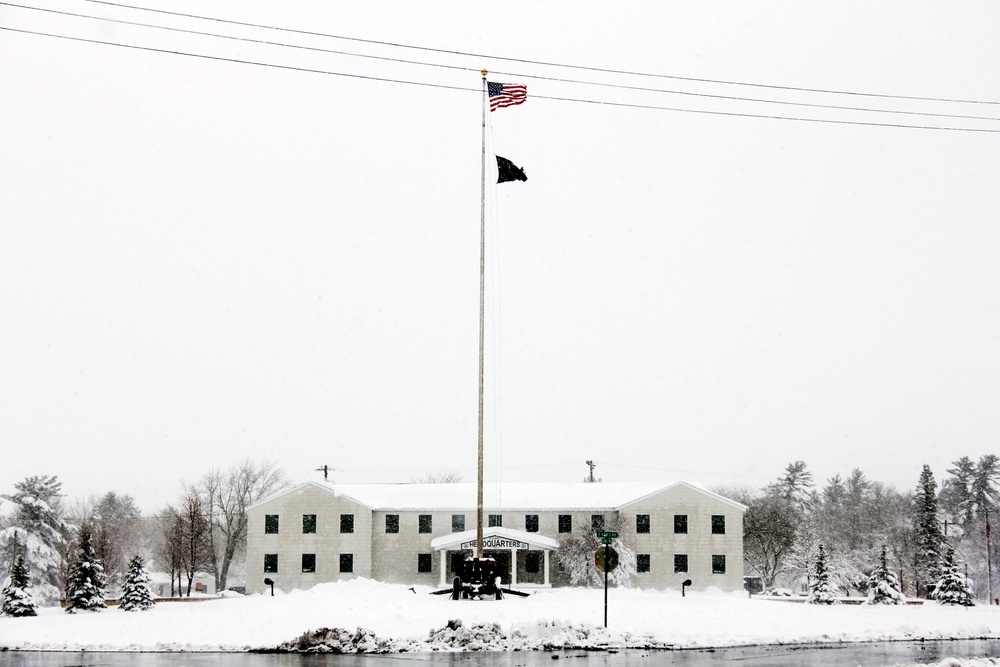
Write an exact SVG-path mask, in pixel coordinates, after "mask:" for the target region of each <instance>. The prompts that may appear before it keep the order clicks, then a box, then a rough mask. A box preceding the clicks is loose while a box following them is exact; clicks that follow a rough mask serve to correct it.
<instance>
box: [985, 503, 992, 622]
mask: <svg viewBox="0 0 1000 667" xmlns="http://www.w3.org/2000/svg"><path fill="white" fill-rule="evenodd" d="M986 589H987V590H988V591H989V596H990V604H993V558H992V554H991V553H990V508H989V507H987V508H986Z"/></svg>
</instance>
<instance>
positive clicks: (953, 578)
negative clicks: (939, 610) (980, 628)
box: [934, 546, 976, 607]
mask: <svg viewBox="0 0 1000 667" xmlns="http://www.w3.org/2000/svg"><path fill="white" fill-rule="evenodd" d="M934 598H935V599H936V600H937V601H938V602H940V603H941V604H951V605H961V606H963V607H972V606H974V605H975V604H976V601H975V596H973V594H972V586H971V585H970V584H969V580H968V579H967V578H966V577H965V575H964V574H962V573H961V572H959V571H958V566H957V565H956V564H955V549H954V548H952V547H951V546H949V547H948V548H947V550H946V552H945V557H944V560H943V562H942V563H941V578H940V579H938V581H937V583H936V584H935V586H934Z"/></svg>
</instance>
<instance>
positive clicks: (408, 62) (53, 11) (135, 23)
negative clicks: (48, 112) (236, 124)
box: [0, 2, 482, 72]
mask: <svg viewBox="0 0 1000 667" xmlns="http://www.w3.org/2000/svg"><path fill="white" fill-rule="evenodd" d="M0 5H2V6H6V7H17V8H18V9H30V10H34V11H37V12H47V13H50V14H59V15H61V16H72V17H74V18H83V19H92V20H95V21H107V22H109V23H120V24H122V25H130V26H137V27H140V28H155V29H158V30H169V31H171V32H179V33H183V34H187V35H198V36H200V37H214V38H218V39H229V40H233V41H239V42H249V43H251V44H261V45H264V46H280V47H284V48H288V49H301V50H303V51H316V52H319V53H330V54H333V55H339V56H351V57H354V58H370V59H372V60H385V61H388V62H394V63H402V64H406V65H422V66H425V67H440V68H442V69H454V70H460V71H463V72H478V71H480V70H481V69H482V68H476V67H461V66H459V65H443V64H440V63H429V62H423V61H419V60H406V59H404V58H390V57H388V56H373V55H369V54H365V53H354V52H352V51H338V50H335V49H324V48H322V47H318V46H305V45H302V44H288V43H285V42H272V41H270V40H266V39H253V38H252V37H234V36H232V35H223V34H221V33H216V32H203V31H201V30H190V29H187V28H174V27H171V26H166V25H158V24H156V23H142V22H140V21H126V20H125V19H113V18H108V17H106V16H94V15H93V14H81V13H79V12H67V11H62V10H58V9H48V8H46V7H33V6H31V5H20V4H17V3H13V2H0Z"/></svg>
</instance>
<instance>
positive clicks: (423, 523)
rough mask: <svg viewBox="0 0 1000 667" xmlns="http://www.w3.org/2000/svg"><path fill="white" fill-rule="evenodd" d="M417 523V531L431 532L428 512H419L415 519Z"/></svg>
mask: <svg viewBox="0 0 1000 667" xmlns="http://www.w3.org/2000/svg"><path fill="white" fill-rule="evenodd" d="M417 523H418V524H419V526H420V528H419V529H418V532H421V533H429V532H431V515H430V514H421V515H420V518H419V519H418V520H417Z"/></svg>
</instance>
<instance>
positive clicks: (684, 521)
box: [674, 514, 688, 533]
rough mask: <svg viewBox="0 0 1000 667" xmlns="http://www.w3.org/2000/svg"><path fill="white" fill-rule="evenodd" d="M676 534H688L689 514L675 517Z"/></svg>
mask: <svg viewBox="0 0 1000 667" xmlns="http://www.w3.org/2000/svg"><path fill="white" fill-rule="evenodd" d="M674 532H675V533H686V532H688V515H687V514H675V515H674Z"/></svg>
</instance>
